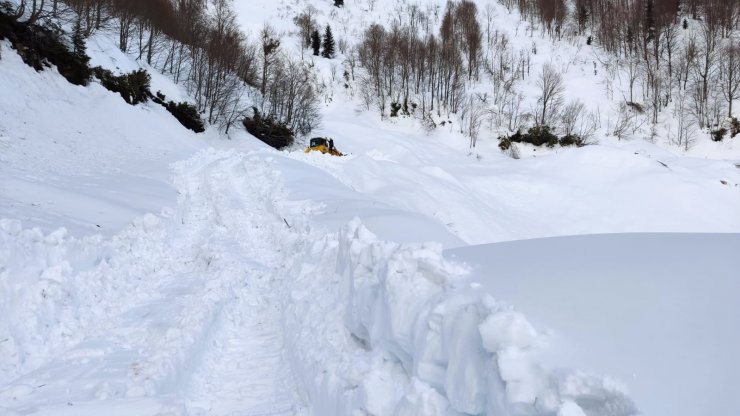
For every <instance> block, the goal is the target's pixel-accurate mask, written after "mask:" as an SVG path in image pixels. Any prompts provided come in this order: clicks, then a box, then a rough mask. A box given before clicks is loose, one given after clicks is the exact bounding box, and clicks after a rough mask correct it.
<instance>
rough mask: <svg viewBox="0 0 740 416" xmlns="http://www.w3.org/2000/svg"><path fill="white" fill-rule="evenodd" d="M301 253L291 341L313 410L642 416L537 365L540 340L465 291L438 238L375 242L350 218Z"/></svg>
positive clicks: (617, 395)
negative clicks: (433, 241)
mask: <svg viewBox="0 0 740 416" xmlns="http://www.w3.org/2000/svg"><path fill="white" fill-rule="evenodd" d="M302 259H303V260H304V261H303V262H301V261H297V262H296V263H295V266H294V267H293V271H292V272H291V273H292V274H293V275H294V276H295V278H296V281H295V283H293V284H292V285H291V287H292V288H293V291H292V293H291V296H290V298H289V300H288V304H287V305H286V307H285V313H286V318H285V319H286V332H285V334H286V336H287V337H288V338H287V340H286V346H287V347H288V356H289V357H290V361H291V363H292V365H293V367H294V369H295V370H296V371H295V372H296V374H297V375H298V377H299V378H300V380H301V382H302V386H303V388H304V390H305V392H306V393H307V396H308V401H309V403H310V404H311V407H312V409H313V410H314V413H315V414H321V415H347V414H353V412H355V411H361V412H362V414H373V415H461V414H469V415H482V414H495V415H531V414H553V415H554V414H558V415H560V414H562V415H578V414H583V413H577V412H585V414H589V415H599V416H627V415H633V414H636V413H637V409H636V407H635V405H634V404H633V403H632V401H631V400H630V399H629V398H628V397H627V396H626V395H625V393H624V391H623V390H622V389H621V387H620V386H618V385H617V384H616V383H614V382H612V381H610V380H608V379H603V378H599V377H594V376H592V375H588V374H584V373H575V372H568V371H563V372H549V371H547V370H545V369H543V368H541V367H540V366H539V365H538V364H537V361H536V359H535V354H533V353H534V352H536V350H537V349H538V348H539V347H540V344H541V340H542V337H541V336H540V335H539V334H538V333H537V331H535V330H534V328H533V327H532V326H531V325H530V324H529V323H528V322H527V320H526V319H525V318H524V317H523V316H522V315H521V314H520V313H519V312H516V311H515V310H513V309H512V308H511V307H508V306H507V305H505V304H502V303H500V302H497V301H496V300H494V299H493V298H491V297H490V296H489V295H485V294H481V293H480V292H477V291H476V290H475V288H466V287H464V286H461V285H460V282H461V281H462V280H463V278H464V277H465V276H466V270H465V269H464V268H462V267H461V266H459V265H456V264H454V263H450V262H449V261H446V260H444V259H443V257H442V249H441V247H440V246H439V245H436V244H422V245H418V244H404V245H399V244H395V243H390V242H382V241H378V240H377V239H376V238H375V236H374V235H373V234H372V233H370V232H369V231H368V230H367V229H365V228H364V227H363V226H362V225H361V223H360V222H359V220H355V221H354V222H352V223H351V224H349V225H348V226H347V227H345V228H344V230H343V231H342V232H341V234H340V235H334V236H327V237H326V238H324V239H323V240H321V241H318V242H316V243H315V244H313V245H312V246H311V247H309V248H308V249H307V252H306V254H305V255H304V256H302ZM305 259H313V261H312V262H309V264H306V263H305ZM306 316H317V317H320V318H321V319H311V320H306V319H305V317H306ZM316 334H327V338H325V339H321V338H320V337H319V338H317V337H316Z"/></svg>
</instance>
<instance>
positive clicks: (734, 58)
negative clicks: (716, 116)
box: [719, 40, 740, 118]
mask: <svg viewBox="0 0 740 416" xmlns="http://www.w3.org/2000/svg"><path fill="white" fill-rule="evenodd" d="M723 52H724V53H723V54H722V59H720V65H719V79H720V81H721V85H722V95H723V96H724V98H725V100H727V106H728V110H727V117H730V118H731V117H732V103H733V101H735V100H737V99H738V98H740V45H738V44H736V43H735V42H734V40H730V42H729V44H728V45H726V46H725V48H724V49H723Z"/></svg>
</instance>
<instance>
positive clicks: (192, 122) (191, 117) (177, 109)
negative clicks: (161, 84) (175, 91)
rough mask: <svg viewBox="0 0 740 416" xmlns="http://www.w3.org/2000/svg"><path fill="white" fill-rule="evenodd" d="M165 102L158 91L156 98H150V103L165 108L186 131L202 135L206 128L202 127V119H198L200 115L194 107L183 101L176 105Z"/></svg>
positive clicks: (163, 96) (164, 98) (162, 95)
mask: <svg viewBox="0 0 740 416" xmlns="http://www.w3.org/2000/svg"><path fill="white" fill-rule="evenodd" d="M165 100H166V97H165V95H164V94H162V93H161V92H159V91H157V94H156V96H155V97H153V98H152V101H154V102H155V103H157V104H159V105H161V106H162V107H164V108H166V109H167V111H169V112H170V114H172V115H173V116H174V117H175V118H176V119H177V121H179V122H180V124H182V125H183V126H184V127H185V128H186V129H189V130H192V131H194V132H196V133H203V132H204V131H206V128H205V126H204V125H203V119H201V118H200V113H198V109H197V108H196V107H195V106H194V105H192V104H190V103H187V102H185V101H183V102H180V103H176V102H174V101H165Z"/></svg>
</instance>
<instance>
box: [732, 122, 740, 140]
mask: <svg viewBox="0 0 740 416" xmlns="http://www.w3.org/2000/svg"><path fill="white" fill-rule="evenodd" d="M738 134H740V121H739V120H738V119H737V117H733V118H732V120H730V135H731V136H732V138H735V136H737V135H738Z"/></svg>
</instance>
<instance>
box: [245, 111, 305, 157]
mask: <svg viewBox="0 0 740 416" xmlns="http://www.w3.org/2000/svg"><path fill="white" fill-rule="evenodd" d="M253 110H254V116H253V117H252V118H249V117H245V118H244V121H243V122H242V123H243V124H244V127H245V128H246V129H247V131H248V132H249V134H251V135H252V136H254V137H256V138H258V139H260V140H262V141H263V142H265V143H267V144H268V145H270V146H272V147H274V148H276V149H278V150H279V149H282V148H285V147H287V146H290V145H291V144H293V131H292V130H291V129H290V128H289V127H288V126H286V125H285V124H283V123H281V122H279V121H277V120H275V119H274V118H273V117H270V116H267V117H264V116H262V115H260V113H259V111H258V110H257V109H256V108H254V109H253Z"/></svg>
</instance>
